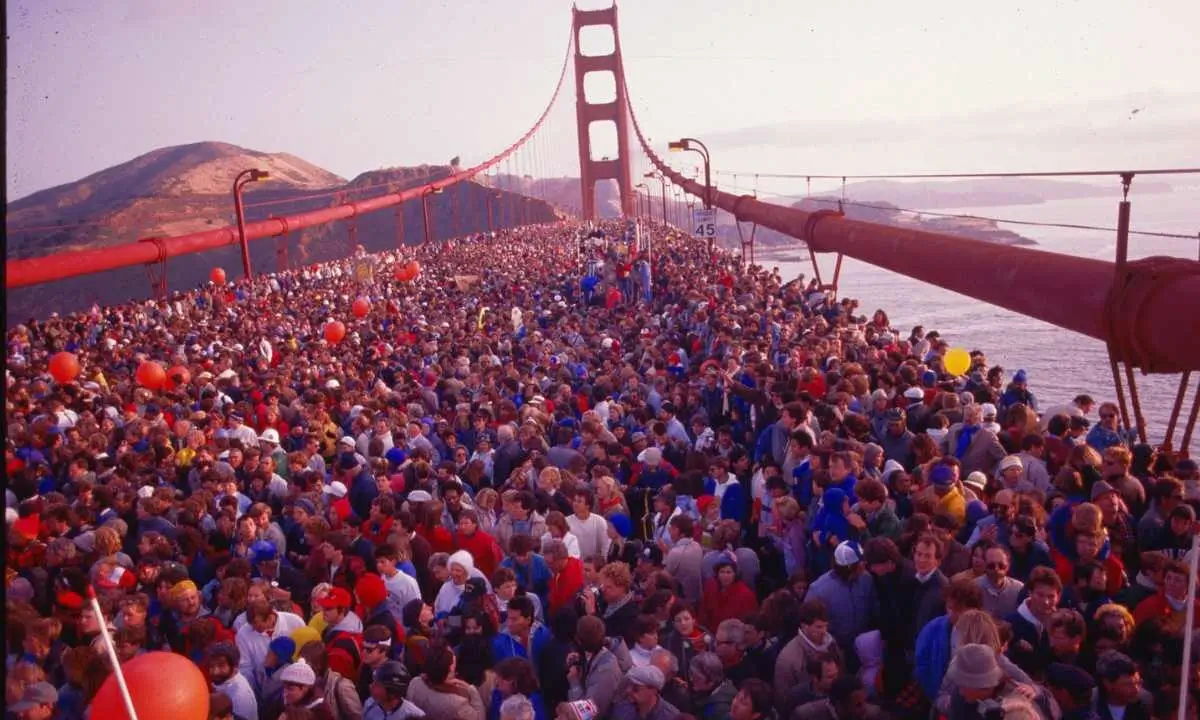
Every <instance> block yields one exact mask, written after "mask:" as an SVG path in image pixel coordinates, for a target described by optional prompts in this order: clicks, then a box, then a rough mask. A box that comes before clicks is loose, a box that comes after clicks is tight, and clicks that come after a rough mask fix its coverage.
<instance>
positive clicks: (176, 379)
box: [167, 365, 192, 390]
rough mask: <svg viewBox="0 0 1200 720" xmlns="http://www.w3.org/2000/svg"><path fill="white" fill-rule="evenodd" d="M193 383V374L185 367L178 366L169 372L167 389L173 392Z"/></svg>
mask: <svg viewBox="0 0 1200 720" xmlns="http://www.w3.org/2000/svg"><path fill="white" fill-rule="evenodd" d="M191 381H192V373H191V371H189V370H188V369H187V368H186V367H184V366H183V365H176V366H175V367H173V368H171V369H170V370H168V371H167V387H168V388H169V389H171V390H174V389H175V388H180V387H183V386H185V385H187V384H188V383H190V382H191Z"/></svg>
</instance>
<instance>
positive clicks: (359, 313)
mask: <svg viewBox="0 0 1200 720" xmlns="http://www.w3.org/2000/svg"><path fill="white" fill-rule="evenodd" d="M350 312H352V313H354V317H356V318H361V317H366V316H367V313H369V312H371V303H369V302H367V299H366V298H358V299H357V300H355V301H354V304H353V305H351V306H350Z"/></svg>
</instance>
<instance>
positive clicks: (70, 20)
mask: <svg viewBox="0 0 1200 720" xmlns="http://www.w3.org/2000/svg"><path fill="white" fill-rule="evenodd" d="M608 4H609V3H608V1H607V0H580V3H579V5H580V6H581V7H584V8H593V7H604V6H606V5H608ZM6 7H7V14H8V33H9V38H8V44H7V49H8V64H7V73H8V105H7V110H8V117H7V121H8V122H7V136H6V139H7V150H8V152H7V159H8V167H7V181H6V182H7V191H8V197H9V199H10V200H11V199H15V198H19V197H22V196H25V195H28V194H30V193H32V192H35V191H37V190H39V189H43V188H46V187H50V186H54V185H57V184H61V183H66V182H71V181H74V180H77V179H79V178H81V177H84V176H86V175H88V174H90V173H93V172H96V171H99V170H102V169H104V168H106V167H109V166H112V165H115V164H119V163H122V162H125V161H127V160H130V159H132V158H133V157H135V156H137V155H140V154H143V153H145V152H148V151H150V150H153V149H155V148H158V147H163V146H168V145H178V144H183V143H190V142H198V141H202V140H219V141H224V142H229V143H233V144H235V145H240V146H243V147H247V148H252V149H255V150H262V151H267V152H290V153H292V154H294V155H298V156H300V157H302V158H304V159H306V160H308V161H310V162H313V163H315V164H317V165H319V166H322V167H324V168H326V169H328V170H331V171H333V172H335V173H337V174H339V175H342V176H343V177H347V178H350V177H353V176H355V175H357V174H358V173H360V172H364V171H367V170H373V169H377V168H380V167H389V166H396V165H415V164H420V163H423V162H430V163H445V162H447V161H448V160H449V158H451V157H453V156H455V155H460V156H461V157H462V158H463V160H464V162H465V163H466V164H468V165H471V164H474V163H475V162H478V161H480V160H482V159H484V158H486V157H489V156H491V155H492V154H494V153H496V152H497V151H499V150H500V149H502V148H503V147H505V146H507V145H508V144H510V143H511V142H512V141H513V140H515V139H516V138H517V137H519V136H520V135H521V134H522V133H524V132H525V130H526V129H527V128H528V127H529V126H530V125H531V124H532V122H533V121H534V119H535V118H536V117H537V115H538V114H539V113H540V112H541V111H542V109H543V108H544V106H545V105H546V102H547V101H548V99H549V97H550V94H551V91H552V90H553V87H554V84H555V82H556V80H557V77H558V74H559V71H560V68H561V63H562V59H563V57H564V51H565V49H566V46H567V40H568V37H569V34H570V17H571V3H570V2H569V0H505V1H504V2H496V1H495V0H453V1H450V0H446V1H444V2H440V3H439V2H415V1H412V0H389V1H387V2H383V1H380V0H343V1H342V2H339V3H330V2H326V1H325V0H254V1H253V2H246V0H236V1H235V0H171V2H161V0H103V1H101V2H96V1H95V0H10V2H8V3H6ZM619 22H620V42H621V48H622V52H623V57H624V63H625V72H626V76H627V79H628V84H629V88H630V98H631V101H632V104H633V107H634V110H635V112H636V113H637V116H638V119H639V121H640V123H641V125H642V127H643V128H644V130H645V131H646V134H647V135H648V136H649V137H650V138H651V139H652V140H653V141H654V144H655V145H659V146H660V149H661V145H665V142H666V140H668V139H671V138H672V137H678V136H682V135H688V136H692V137H699V138H701V139H704V140H706V141H707V142H708V144H709V147H710V149H711V150H712V154H713V164H714V167H715V168H717V169H724V170H730V171H746V172H763V173H767V172H787V173H797V174H805V173H812V174H834V175H842V174H859V173H884V172H920V171H929V172H932V171H943V172H945V171H956V172H967V171H1021V170H1067V169H1070V170H1079V169H1110V168H1118V167H1121V168H1147V167H1183V166H1191V167H1200V85H1197V83H1196V80H1195V78H1196V74H1195V73H1196V68H1200V43H1196V42H1195V28H1197V27H1200V3H1197V2H1195V0H1170V1H1168V0H1163V1H1161V2H1154V1H1153V0H1146V1H1144V2H1139V3H1136V4H1135V3H1128V2H1118V1H1117V0H1076V1H1066V0H1063V1H1057V2H1044V1H1038V2H1012V3H963V2H961V1H957V0H956V1H953V2H950V1H945V2H943V1H942V0H916V1H915V2H908V3H892V2H883V1H882V0H873V1H868V0H843V2H840V3H801V2H796V1H795V0H779V1H778V2H773V1H768V0H759V1H756V0H743V1H742V2H739V3H730V2H728V1H727V0H686V1H685V0H636V1H634V0H626V1H625V2H624V3H623V4H621V5H620V8H619ZM597 34H598V35H600V36H599V37H597V35H593V33H592V32H591V31H589V32H588V33H587V34H585V35H584V38H583V40H582V43H581V44H582V45H583V49H584V51H585V52H588V53H600V52H603V51H605V50H607V49H608V48H609V47H611V39H609V40H608V41H607V42H606V41H605V40H604V38H603V37H602V33H599V32H598V31H597ZM606 46H607V47H606ZM608 84H609V88H610V89H609V92H610V93H611V82H609V83H608ZM602 85H603V83H602V78H598V79H597V81H596V88H600V87H601V86H602ZM588 88H589V92H590V91H591V90H592V82H591V80H589V86H588ZM563 92H564V94H563V96H562V101H561V102H560V103H559V104H558V105H556V109H555V111H554V112H553V113H552V117H553V122H552V125H551V127H550V129H549V130H548V133H549V134H551V135H552V136H553V137H551V138H550V139H549V140H547V141H546V145H545V147H544V150H543V152H544V155H553V160H554V161H553V162H551V163H547V164H546V168H547V172H549V173H551V174H571V175H577V174H578V155H577V154H576V153H577V150H576V146H575V144H574V143H575V138H574V119H573V113H574V95H575V88H574V82H573V78H572V77H570V76H568V79H567V85H566V87H565V88H564V91H563ZM589 97H591V96H590V95H589ZM597 97H598V96H597ZM1134 109H1138V110H1139V112H1138V113H1136V114H1133V113H1132V111H1133V110H1134ZM598 141H599V142H601V147H599V148H597V150H596V154H597V155H606V154H615V148H612V147H605V146H604V145H603V143H604V142H608V143H609V145H611V142H612V141H611V139H609V138H607V137H606V136H598ZM673 157H678V156H673ZM740 182H743V183H746V184H747V186H748V183H750V182H751V181H750V180H749V179H748V178H746V179H742V180H740Z"/></svg>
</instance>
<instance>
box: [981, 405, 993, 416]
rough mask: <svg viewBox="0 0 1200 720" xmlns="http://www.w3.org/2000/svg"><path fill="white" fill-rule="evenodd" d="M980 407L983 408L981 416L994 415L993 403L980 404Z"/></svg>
mask: <svg viewBox="0 0 1200 720" xmlns="http://www.w3.org/2000/svg"><path fill="white" fill-rule="evenodd" d="M982 408H983V416H984V417H985V418H994V417H996V406H995V405H993V404H991V403H984V404H983V405H982Z"/></svg>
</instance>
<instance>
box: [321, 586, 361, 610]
mask: <svg viewBox="0 0 1200 720" xmlns="http://www.w3.org/2000/svg"><path fill="white" fill-rule="evenodd" d="M317 604H318V605H320V606H321V608H322V609H325V610H334V609H336V608H349V607H350V606H351V605H352V604H353V601H352V600H351V599H350V593H349V592H347V591H346V589H345V588H340V587H335V588H333V589H332V590H330V591H329V594H328V595H326V596H325V597H323V598H321V599H320V600H318V601H317Z"/></svg>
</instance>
